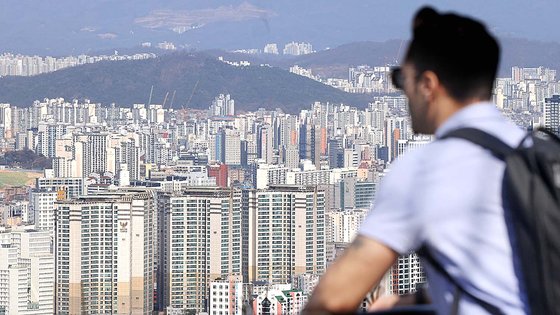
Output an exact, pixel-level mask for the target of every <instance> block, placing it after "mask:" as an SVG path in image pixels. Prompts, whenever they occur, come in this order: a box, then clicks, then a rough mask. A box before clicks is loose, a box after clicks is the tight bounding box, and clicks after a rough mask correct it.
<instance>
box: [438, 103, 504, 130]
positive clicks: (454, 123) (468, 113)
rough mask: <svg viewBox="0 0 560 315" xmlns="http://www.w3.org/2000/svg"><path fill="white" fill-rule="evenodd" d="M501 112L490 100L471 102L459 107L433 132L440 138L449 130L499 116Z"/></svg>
mask: <svg viewBox="0 0 560 315" xmlns="http://www.w3.org/2000/svg"><path fill="white" fill-rule="evenodd" d="M500 117H501V114H500V111H499V110H498V108H496V105H494V104H493V103H491V102H479V103H473V104H470V105H467V106H465V107H464V108H462V109H460V110H459V111H457V112H456V113H454V114H453V115H451V117H449V118H448V119H447V120H446V121H445V122H444V123H443V124H441V125H440V126H439V128H438V129H437V130H436V132H435V136H436V138H441V136H443V135H445V134H446V133H448V132H449V131H451V130H454V129H457V128H460V127H465V126H471V125H473V123H476V122H477V121H480V120H481V119H488V118H491V119H492V118H500Z"/></svg>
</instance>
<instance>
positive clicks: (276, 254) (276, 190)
mask: <svg viewBox="0 0 560 315" xmlns="http://www.w3.org/2000/svg"><path fill="white" fill-rule="evenodd" d="M249 231H251V232H250V235H249V281H260V280H262V281H268V282H269V283H278V284H281V283H289V282H290V281H291V277H292V276H295V275H298V274H302V273H322V272H323V271H324V268H325V264H326V259H325V256H326V254H325V193H324V191H320V190H317V188H312V187H304V186H293V185H278V186H271V187H270V188H269V189H266V190H265V189H257V190H252V191H250V193H249Z"/></svg>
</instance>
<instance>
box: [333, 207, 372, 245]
mask: <svg viewBox="0 0 560 315" xmlns="http://www.w3.org/2000/svg"><path fill="white" fill-rule="evenodd" d="M367 212H368V210H367V209H352V210H340V211H330V212H329V213H327V215H326V217H327V242H328V243H350V242H352V241H353V240H354V237H355V236H356V234H357V233H358V230H359V229H360V226H361V225H362V222H363V221H364V219H365V217H366V215H367Z"/></svg>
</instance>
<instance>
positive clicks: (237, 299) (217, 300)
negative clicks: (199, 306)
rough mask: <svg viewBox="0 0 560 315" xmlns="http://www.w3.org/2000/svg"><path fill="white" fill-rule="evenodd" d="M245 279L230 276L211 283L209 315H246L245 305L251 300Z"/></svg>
mask: <svg viewBox="0 0 560 315" xmlns="http://www.w3.org/2000/svg"><path fill="white" fill-rule="evenodd" d="M247 288H248V286H247V285H245V284H243V277H241V276H229V277H227V279H216V280H214V281H211V282H210V297H209V300H208V304H209V311H208V314H209V315H244V314H243V303H244V301H245V300H249V298H250V295H249V292H247Z"/></svg>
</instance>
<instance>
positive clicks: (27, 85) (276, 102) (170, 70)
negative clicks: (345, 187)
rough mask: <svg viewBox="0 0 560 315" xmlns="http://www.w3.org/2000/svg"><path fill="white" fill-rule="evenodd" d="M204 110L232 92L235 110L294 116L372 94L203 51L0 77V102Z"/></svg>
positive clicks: (363, 101) (359, 101) (364, 101)
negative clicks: (276, 111) (59, 100)
mask: <svg viewBox="0 0 560 315" xmlns="http://www.w3.org/2000/svg"><path fill="white" fill-rule="evenodd" d="M152 86H153V87H154V92H153V96H152V103H154V104H161V103H163V100H164V98H165V94H167V93H169V94H168V99H167V106H170V105H171V104H170V103H171V98H172V94H173V93H174V91H175V94H176V95H175V98H174V102H173V106H174V107H176V108H181V107H184V106H187V107H191V108H201V109H202V108H208V106H209V105H210V103H211V101H212V100H213V98H214V97H215V96H217V95H218V94H221V93H228V94H231V97H232V98H233V99H234V100H235V102H236V108H237V109H238V110H241V111H243V110H245V111H247V110H256V109H258V108H259V107H265V108H270V109H274V108H276V107H279V108H282V109H283V110H284V111H286V112H292V113H295V112H299V110H300V109H301V108H304V107H308V106H309V105H310V104H312V103H313V102H315V101H322V102H332V103H345V104H350V105H353V106H359V107H365V106H366V104H367V103H368V101H370V100H371V96H368V95H356V94H349V93H345V92H343V91H340V90H337V89H335V88H332V87H329V86H326V85H324V84H321V83H319V82H316V81H313V80H311V79H308V78H305V77H302V76H298V75H295V74H292V73H289V72H287V71H285V70H282V69H279V68H275V67H267V66H249V67H235V66H231V65H229V64H226V63H224V62H221V61H218V60H217V59H216V58H214V57H212V56H209V55H207V54H203V53H191V54H187V53H176V54H170V55H165V56H161V57H158V58H155V59H150V60H140V61H120V62H100V63H96V64H87V65H83V66H78V67H74V68H69V69H64V70H60V71H56V72H52V73H48V74H42V75H38V76H34V77H5V78H2V79H0V98H1V100H0V102H8V103H12V104H14V105H18V106H29V105H30V104H32V102H33V101H34V100H37V99H43V98H55V97H64V98H66V99H74V98H76V99H84V98H88V99H91V100H92V101H93V102H101V103H104V104H110V103H113V102H114V103H116V104H117V105H119V106H129V105H131V104H134V103H147V102H148V98H149V94H150V90H151V87H152Z"/></svg>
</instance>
